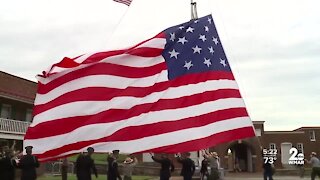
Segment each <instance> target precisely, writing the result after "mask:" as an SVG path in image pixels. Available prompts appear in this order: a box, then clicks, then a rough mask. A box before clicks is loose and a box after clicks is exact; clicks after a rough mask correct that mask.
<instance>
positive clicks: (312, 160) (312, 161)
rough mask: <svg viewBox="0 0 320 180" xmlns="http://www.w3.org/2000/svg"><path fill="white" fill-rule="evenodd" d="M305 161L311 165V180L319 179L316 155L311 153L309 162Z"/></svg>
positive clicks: (319, 168)
mask: <svg viewBox="0 0 320 180" xmlns="http://www.w3.org/2000/svg"><path fill="white" fill-rule="evenodd" d="M305 161H306V162H307V163H309V164H311V165H312V171H311V180H314V179H315V178H316V176H318V177H319V178H320V160H319V159H318V158H317V153H316V152H311V154H310V161H308V160H307V159H305Z"/></svg>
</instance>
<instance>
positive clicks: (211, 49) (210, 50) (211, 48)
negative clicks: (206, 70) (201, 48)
mask: <svg viewBox="0 0 320 180" xmlns="http://www.w3.org/2000/svg"><path fill="white" fill-rule="evenodd" d="M208 49H209V52H210V53H211V54H212V55H213V53H214V50H213V47H212V46H210V47H208Z"/></svg>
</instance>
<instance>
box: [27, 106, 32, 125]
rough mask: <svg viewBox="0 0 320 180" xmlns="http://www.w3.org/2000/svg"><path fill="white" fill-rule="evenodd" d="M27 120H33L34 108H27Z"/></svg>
mask: <svg viewBox="0 0 320 180" xmlns="http://www.w3.org/2000/svg"><path fill="white" fill-rule="evenodd" d="M26 121H27V122H31V121H32V109H27V112H26Z"/></svg>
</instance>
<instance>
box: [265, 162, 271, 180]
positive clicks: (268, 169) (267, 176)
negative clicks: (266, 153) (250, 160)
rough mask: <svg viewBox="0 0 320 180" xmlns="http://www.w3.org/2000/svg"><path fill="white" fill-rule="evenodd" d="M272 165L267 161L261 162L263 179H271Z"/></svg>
mask: <svg viewBox="0 0 320 180" xmlns="http://www.w3.org/2000/svg"><path fill="white" fill-rule="evenodd" d="M272 166H273V165H272V164H271V163H270V162H269V161H268V162H266V163H264V164H263V170H264V171H263V179H264V180H267V179H269V180H273V178H272V175H273V167H272Z"/></svg>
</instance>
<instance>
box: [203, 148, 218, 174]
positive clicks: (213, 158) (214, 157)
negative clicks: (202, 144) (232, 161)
mask: <svg viewBox="0 0 320 180" xmlns="http://www.w3.org/2000/svg"><path fill="white" fill-rule="evenodd" d="M204 157H205V158H206V159H208V161H209V164H210V169H211V172H210V175H209V179H211V180H218V179H219V166H220V163H219V157H218V153H216V152H211V153H209V152H204Z"/></svg>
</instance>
